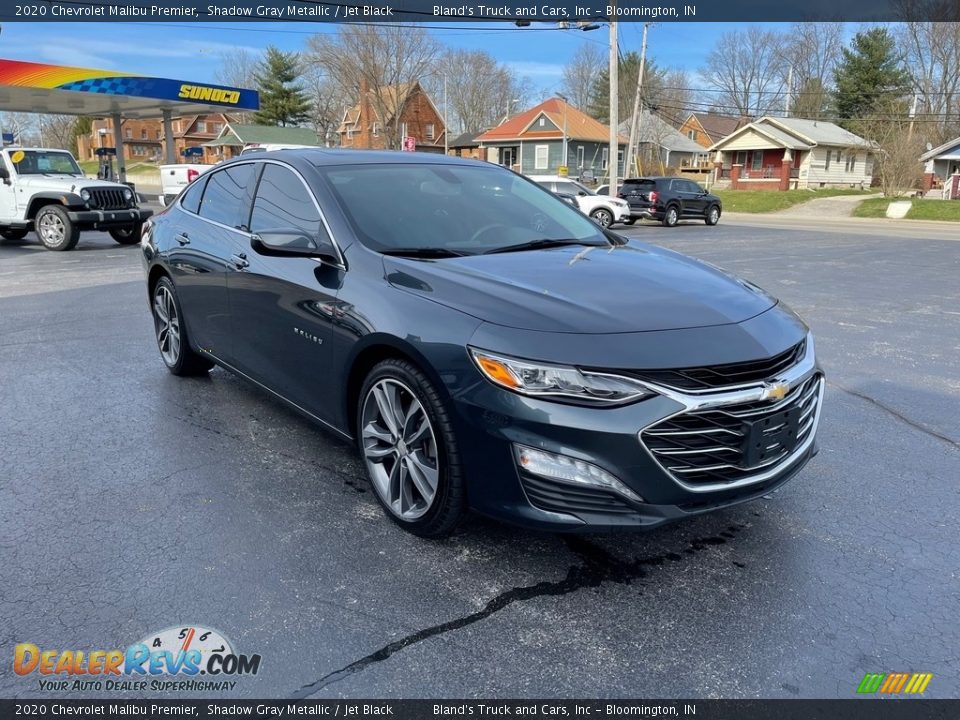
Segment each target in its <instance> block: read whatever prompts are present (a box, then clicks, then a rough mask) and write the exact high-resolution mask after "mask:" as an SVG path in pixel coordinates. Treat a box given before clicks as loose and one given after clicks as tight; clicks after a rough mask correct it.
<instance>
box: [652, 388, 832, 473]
mask: <svg viewBox="0 0 960 720" xmlns="http://www.w3.org/2000/svg"><path fill="white" fill-rule="evenodd" d="M822 387H823V376H822V375H820V374H814V375H811V376H810V377H809V378H807V379H806V380H804V381H803V382H802V383H800V384H799V385H797V386H796V387H795V388H793V389H792V390H791V391H790V392H789V394H788V395H787V396H786V397H784V398H783V399H782V400H780V401H779V402H777V403H775V404H771V403H770V402H769V401H755V402H747V403H739V404H735V405H725V406H723V407H720V408H711V409H709V410H700V411H694V412H687V413H681V414H679V415H674V416H673V417H670V418H667V419H666V420H663V421H661V422H659V423H657V424H655V425H652V426H650V427H649V428H646V429H645V430H643V432H641V433H640V439H641V441H642V442H643V444H644V445H645V446H646V448H647V450H649V451H650V454H651V455H653V457H654V458H655V459H656V460H657V462H659V463H660V465H661V466H662V467H663V468H664V469H665V470H666V471H667V472H668V473H670V474H671V475H672V476H673V477H674V478H675V479H677V480H678V481H680V482H681V483H684V484H688V485H707V484H716V483H733V482H737V481H741V480H746V479H749V478H750V477H751V476H753V475H757V474H759V473H761V472H765V471H767V470H771V469H775V468H776V466H777V465H778V464H779V463H782V462H783V461H784V460H786V459H787V458H788V457H790V456H791V455H792V454H793V453H794V451H795V450H796V449H797V448H799V447H801V446H802V445H803V444H804V443H805V442H806V441H807V440H809V439H810V437H811V434H812V433H813V430H814V428H815V427H816V424H817V417H818V415H819V413H820V392H821V388H822Z"/></svg>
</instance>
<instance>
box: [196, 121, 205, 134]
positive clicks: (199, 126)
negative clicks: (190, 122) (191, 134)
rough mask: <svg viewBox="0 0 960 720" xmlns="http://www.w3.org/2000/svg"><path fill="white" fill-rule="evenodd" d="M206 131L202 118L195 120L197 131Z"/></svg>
mask: <svg viewBox="0 0 960 720" xmlns="http://www.w3.org/2000/svg"><path fill="white" fill-rule="evenodd" d="M206 131H207V124H206V123H205V122H204V121H203V120H197V132H198V133H205V132H206Z"/></svg>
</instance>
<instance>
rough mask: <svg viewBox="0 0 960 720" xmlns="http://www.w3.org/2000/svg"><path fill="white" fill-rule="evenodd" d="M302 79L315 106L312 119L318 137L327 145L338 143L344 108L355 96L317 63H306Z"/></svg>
mask: <svg viewBox="0 0 960 720" xmlns="http://www.w3.org/2000/svg"><path fill="white" fill-rule="evenodd" d="M302 79H303V83H304V87H305V89H306V91H307V94H308V97H309V98H310V102H311V105H312V107H313V112H312V114H311V118H310V120H311V124H312V125H313V128H314V130H316V131H317V137H318V138H320V139H321V140H322V141H324V143H325V144H326V145H327V146H331V145H334V144H336V143H337V142H338V140H339V136H338V135H337V128H338V127H339V126H340V121H341V120H342V119H343V113H344V110H345V109H346V108H347V107H348V106H349V105H351V104H352V103H353V102H354V101H355V98H352V97H350V96H349V95H347V94H346V93H345V92H344V89H343V87H342V86H341V85H339V84H338V83H337V82H336V81H334V80H333V79H332V78H331V77H330V76H329V75H328V74H327V72H326V71H325V70H324V69H323V68H321V67H319V66H318V65H316V64H310V63H307V64H305V66H304V72H303V78H302Z"/></svg>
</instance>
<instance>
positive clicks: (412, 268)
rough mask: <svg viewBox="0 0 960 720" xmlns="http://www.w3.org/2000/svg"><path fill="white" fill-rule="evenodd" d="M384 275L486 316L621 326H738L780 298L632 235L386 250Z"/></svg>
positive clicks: (588, 328) (576, 329)
mask: <svg viewBox="0 0 960 720" xmlns="http://www.w3.org/2000/svg"><path fill="white" fill-rule="evenodd" d="M384 269H385V273H386V278H387V281H388V282H389V283H390V284H391V285H393V286H394V287H397V288H400V289H403V290H406V291H409V292H413V293H417V294H421V295H423V296H424V297H427V298H429V299H431V300H433V301H435V302H438V303H441V304H443V305H446V306H448V307H452V308H455V309H457V310H459V311H461V312H464V313H467V314H469V315H472V316H474V317H476V318H479V319H481V320H484V321H486V322H488V323H493V324H496V325H503V326H506V327H513V328H519V329H526V330H539V331H544V332H563V333H620V332H643V331H655V330H676V329H682V328H695V327H708V326H712V325H725V324H729V323H739V322H743V321H744V320H747V319H749V318H752V317H754V316H756V315H759V314H760V313H762V312H764V311H766V310H768V309H770V308H771V307H773V306H774V305H775V304H776V302H777V301H776V300H775V299H774V298H772V297H770V296H769V295H767V294H766V293H764V292H763V291H762V290H760V289H759V288H756V287H755V286H753V285H751V284H750V283H747V282H745V281H742V280H739V279H737V278H735V277H733V276H732V275H729V274H727V273H725V272H723V271H721V270H719V269H717V268H715V267H713V266H710V265H706V264H704V263H701V262H698V261H696V260H693V259H691V258H688V257H685V256H683V255H680V254H678V253H674V252H671V251H669V250H664V249H662V248H657V247H653V246H649V245H645V244H642V243H637V242H635V241H631V242H630V244H628V245H625V246H620V247H614V248H607V247H583V246H570V247H561V248H552V249H545V250H534V251H524V252H513V253H499V254H493V255H478V256H470V257H463V258H444V259H441V260H414V259H409V258H401V257H384Z"/></svg>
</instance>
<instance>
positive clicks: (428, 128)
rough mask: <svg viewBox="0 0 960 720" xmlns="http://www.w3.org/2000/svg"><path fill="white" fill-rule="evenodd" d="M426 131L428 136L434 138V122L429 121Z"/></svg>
mask: <svg viewBox="0 0 960 720" xmlns="http://www.w3.org/2000/svg"><path fill="white" fill-rule="evenodd" d="M426 132H427V137H428V138H430V139H433V132H434V130H433V123H427V128H426Z"/></svg>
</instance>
